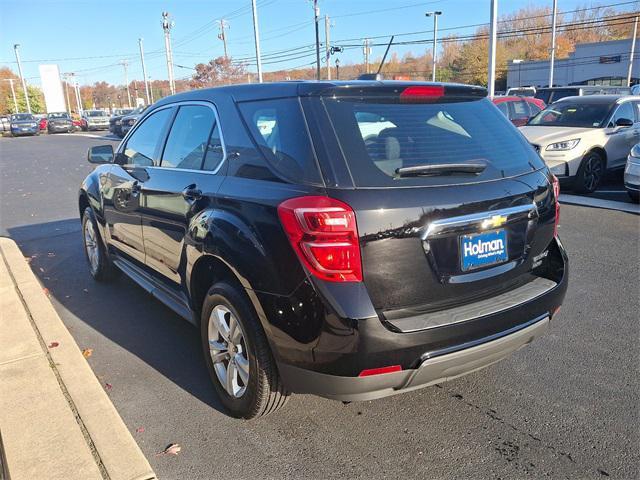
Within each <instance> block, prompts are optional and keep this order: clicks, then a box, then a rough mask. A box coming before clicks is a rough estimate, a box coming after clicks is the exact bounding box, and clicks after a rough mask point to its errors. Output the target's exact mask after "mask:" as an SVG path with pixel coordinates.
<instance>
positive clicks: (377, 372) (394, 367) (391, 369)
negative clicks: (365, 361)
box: [358, 365, 402, 377]
mask: <svg viewBox="0 0 640 480" xmlns="http://www.w3.org/2000/svg"><path fill="white" fill-rule="evenodd" d="M401 371H402V366H401V365H389V366H388V367H380V368H369V369H367V370H362V371H361V372H360V373H359V374H358V376H359V377H369V376H371V375H381V374H383V373H393V372H401Z"/></svg>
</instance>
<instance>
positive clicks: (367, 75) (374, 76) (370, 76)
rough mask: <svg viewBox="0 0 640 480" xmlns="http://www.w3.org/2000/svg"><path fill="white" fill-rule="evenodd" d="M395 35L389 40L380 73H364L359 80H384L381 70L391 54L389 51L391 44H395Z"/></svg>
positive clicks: (379, 67)
mask: <svg viewBox="0 0 640 480" xmlns="http://www.w3.org/2000/svg"><path fill="white" fill-rule="evenodd" d="M394 38H395V35H392V36H391V40H389V44H388V45H387V49H386V50H385V51H384V55H383V56H382V61H381V62H380V66H378V71H377V72H376V73H363V74H362V75H360V76H359V77H358V80H378V81H380V80H382V79H383V78H382V75H381V74H380V70H382V67H384V61H385V60H386V59H387V54H388V53H389V49H390V48H391V44H392V43H393V39H394Z"/></svg>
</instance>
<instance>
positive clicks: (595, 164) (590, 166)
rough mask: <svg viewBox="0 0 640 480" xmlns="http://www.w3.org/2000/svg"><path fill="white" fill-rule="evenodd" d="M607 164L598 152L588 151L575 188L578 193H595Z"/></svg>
mask: <svg viewBox="0 0 640 480" xmlns="http://www.w3.org/2000/svg"><path fill="white" fill-rule="evenodd" d="M605 169H606V164H605V161H604V159H603V158H602V156H601V155H600V154H599V153H598V152H589V153H587V154H586V155H585V156H584V158H583V159H582V162H581V163H580V168H579V169H578V174H577V175H576V178H575V183H574V187H573V189H574V190H575V191H576V192H578V193H593V192H595V191H596V189H597V188H598V186H600V182H602V178H603V177H604V173H605Z"/></svg>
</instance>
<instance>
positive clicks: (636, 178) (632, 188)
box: [624, 143, 640, 203]
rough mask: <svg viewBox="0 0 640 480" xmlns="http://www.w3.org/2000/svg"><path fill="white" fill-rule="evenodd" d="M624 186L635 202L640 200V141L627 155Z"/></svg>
mask: <svg viewBox="0 0 640 480" xmlns="http://www.w3.org/2000/svg"><path fill="white" fill-rule="evenodd" d="M624 186H625V187H626V189H627V192H628V193H629V196H630V197H631V200H633V201H634V202H636V203H637V202H638V201H640V143H637V144H636V145H635V146H634V147H633V148H632V149H631V152H630V153H629V156H628V157H627V166H626V167H625V169H624Z"/></svg>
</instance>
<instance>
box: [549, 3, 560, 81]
mask: <svg viewBox="0 0 640 480" xmlns="http://www.w3.org/2000/svg"><path fill="white" fill-rule="evenodd" d="M557 17H558V0H553V14H552V17H551V61H550V62H549V86H550V87H553V67H554V65H555V62H556V20H557Z"/></svg>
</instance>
